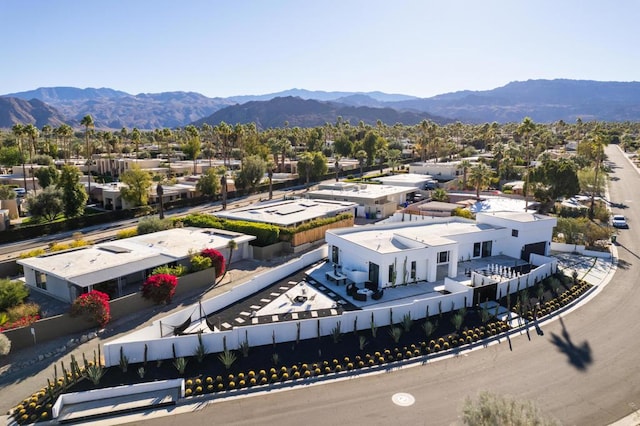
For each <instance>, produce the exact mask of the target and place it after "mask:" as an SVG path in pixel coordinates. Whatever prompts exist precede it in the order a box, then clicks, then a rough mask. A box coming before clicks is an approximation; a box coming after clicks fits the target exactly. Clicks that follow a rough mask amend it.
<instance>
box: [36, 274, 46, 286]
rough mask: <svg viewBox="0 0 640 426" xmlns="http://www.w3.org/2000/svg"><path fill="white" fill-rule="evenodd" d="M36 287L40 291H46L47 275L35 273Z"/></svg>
mask: <svg viewBox="0 0 640 426" xmlns="http://www.w3.org/2000/svg"><path fill="white" fill-rule="evenodd" d="M36 287H38V288H41V289H42V290H46V289H47V274H45V273H42V272H36Z"/></svg>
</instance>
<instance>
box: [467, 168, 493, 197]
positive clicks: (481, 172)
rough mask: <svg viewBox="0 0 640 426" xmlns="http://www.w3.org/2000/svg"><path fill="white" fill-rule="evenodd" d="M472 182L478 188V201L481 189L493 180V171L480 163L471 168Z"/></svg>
mask: <svg viewBox="0 0 640 426" xmlns="http://www.w3.org/2000/svg"><path fill="white" fill-rule="evenodd" d="M470 177H471V181H472V182H473V184H474V186H475V188H476V199H477V200H479V199H480V188H482V187H484V186H486V185H487V183H488V182H489V179H490V178H491V169H490V168H489V167H487V165H486V164H484V163H478V164H476V165H475V166H473V167H472V168H471V174H470Z"/></svg>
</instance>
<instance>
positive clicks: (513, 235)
mask: <svg viewBox="0 0 640 426" xmlns="http://www.w3.org/2000/svg"><path fill="white" fill-rule="evenodd" d="M511 236H512V237H517V236H518V230H517V229H512V230H511Z"/></svg>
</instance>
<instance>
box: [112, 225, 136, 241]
mask: <svg viewBox="0 0 640 426" xmlns="http://www.w3.org/2000/svg"><path fill="white" fill-rule="evenodd" d="M136 235H138V230H137V229H136V228H130V229H123V230H122V231H119V232H118V233H117V234H116V238H117V239H119V240H122V239H125V238H131V237H135V236H136Z"/></svg>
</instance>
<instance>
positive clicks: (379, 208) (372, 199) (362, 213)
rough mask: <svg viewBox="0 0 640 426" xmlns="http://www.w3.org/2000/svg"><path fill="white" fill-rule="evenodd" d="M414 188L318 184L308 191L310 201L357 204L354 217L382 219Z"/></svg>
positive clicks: (339, 183) (403, 201)
mask: <svg viewBox="0 0 640 426" xmlns="http://www.w3.org/2000/svg"><path fill="white" fill-rule="evenodd" d="M411 192H415V188H411V187H406V186H391V185H367V184H359V183H348V182H333V183H327V184H320V185H319V186H318V189H317V190H315V191H310V192H308V193H307V196H308V197H309V198H311V199H321V200H334V201H347V202H353V203H356V204H358V208H357V212H356V216H358V217H371V218H378V219H384V218H386V217H389V216H391V215H392V214H393V213H395V211H396V210H397V209H398V206H399V205H402V204H404V203H405V201H406V200H407V194H409V193H411Z"/></svg>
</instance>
